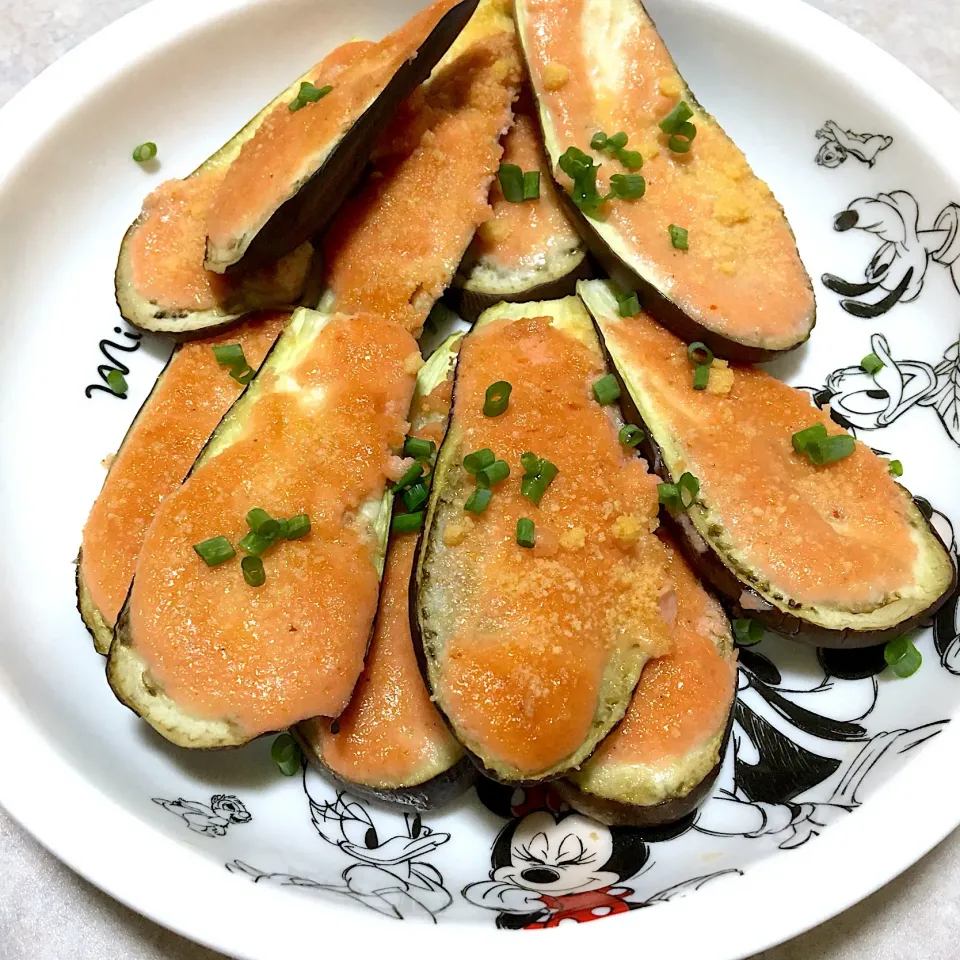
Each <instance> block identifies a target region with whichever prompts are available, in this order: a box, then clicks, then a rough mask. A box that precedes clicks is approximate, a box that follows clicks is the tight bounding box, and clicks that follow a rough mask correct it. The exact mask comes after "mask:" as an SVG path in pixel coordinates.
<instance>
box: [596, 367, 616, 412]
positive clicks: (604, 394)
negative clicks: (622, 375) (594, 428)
mask: <svg viewBox="0 0 960 960" xmlns="http://www.w3.org/2000/svg"><path fill="white" fill-rule="evenodd" d="M593 395H594V397H595V398H596V400H597V403H599V404H600V406H601V407H605V406H607V404H609V403H614V402H615V401H616V400H619V399H620V384H619V383H617V378H616V377H615V376H614V375H613V374H612V373H608V374H607V375H606V376H605V377H601V378H600V379H599V380H597V381H596V383H594V385H593Z"/></svg>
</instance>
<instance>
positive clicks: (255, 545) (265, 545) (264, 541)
mask: <svg viewBox="0 0 960 960" xmlns="http://www.w3.org/2000/svg"><path fill="white" fill-rule="evenodd" d="M273 544H274V539H273V537H262V536H260V534H259V533H254V532H253V531H252V530H251V531H250V532H249V533H248V534H247V535H246V536H245V537H244V538H243V539H242V540H241V541H240V542H239V543H238V544H237V546H238V547H240V549H241V550H243V551H244V553H249V554H251V556H254V557H262V556H263V554H265V553H266V552H267V551H268V550H269V549H270V548H271V547H272V546H273Z"/></svg>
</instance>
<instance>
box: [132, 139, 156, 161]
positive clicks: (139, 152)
mask: <svg viewBox="0 0 960 960" xmlns="http://www.w3.org/2000/svg"><path fill="white" fill-rule="evenodd" d="M156 155H157V145H156V144H155V143H154V142H153V141H152V140H148V141H147V142H146V143H141V144H140V146H139V147H134V149H133V159H134V160H136V161H137V163H146V162H147V161H148V160H152V159H153V158H154V157H155V156H156Z"/></svg>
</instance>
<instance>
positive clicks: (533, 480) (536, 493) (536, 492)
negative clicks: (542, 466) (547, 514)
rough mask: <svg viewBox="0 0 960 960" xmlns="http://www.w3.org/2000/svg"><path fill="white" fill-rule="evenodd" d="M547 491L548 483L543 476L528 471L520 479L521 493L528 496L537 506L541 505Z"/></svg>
mask: <svg viewBox="0 0 960 960" xmlns="http://www.w3.org/2000/svg"><path fill="white" fill-rule="evenodd" d="M546 492H547V484H546V481H544V479H543V478H542V477H535V476H533V475H532V474H529V473H528V474H527V475H526V476H525V477H524V478H523V479H522V480H521V481H520V495H521V496H523V497H526V499H527V500H529V501H530V502H531V503H532V504H534V505H535V506H538V507H539V506H540V501H541V500H542V499H543V495H544V494H545V493H546Z"/></svg>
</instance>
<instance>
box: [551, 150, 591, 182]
mask: <svg viewBox="0 0 960 960" xmlns="http://www.w3.org/2000/svg"><path fill="white" fill-rule="evenodd" d="M558 162H559V164H560V169H561V170H562V171H563V172H564V173H565V174H566V175H567V176H568V177H569V178H570V179H571V180H576V179H577V177H582V176H583V175H584V174H585V173H586V172H587V171H588V170H590V169H591V168H592V167H593V157H591V156H589V155H588V154H586V153H584V152H583V151H582V150H579V149H578V148H577V147H567V149H566V150H565V151H564V153H563V155H562V156H561V157H560V160H559V161H558Z"/></svg>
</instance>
